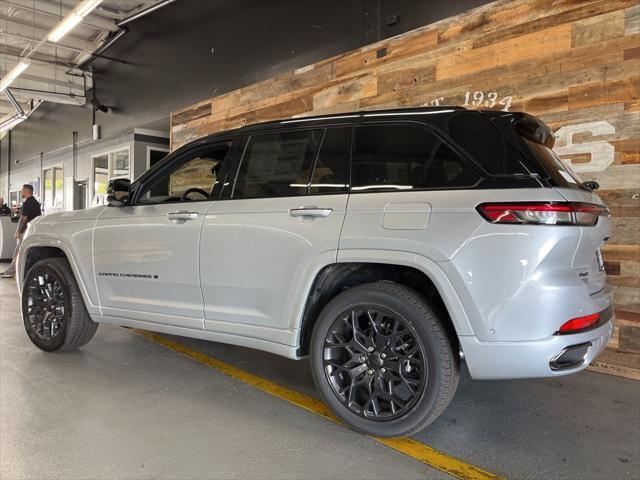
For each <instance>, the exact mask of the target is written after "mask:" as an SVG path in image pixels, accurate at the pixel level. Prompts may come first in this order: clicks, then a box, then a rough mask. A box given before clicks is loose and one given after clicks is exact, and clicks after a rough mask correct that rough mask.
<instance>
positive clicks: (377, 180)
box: [352, 124, 480, 191]
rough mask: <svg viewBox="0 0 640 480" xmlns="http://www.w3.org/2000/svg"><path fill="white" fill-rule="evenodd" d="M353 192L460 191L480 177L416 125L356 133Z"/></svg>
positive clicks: (379, 127)
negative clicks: (450, 189)
mask: <svg viewBox="0 0 640 480" xmlns="http://www.w3.org/2000/svg"><path fill="white" fill-rule="evenodd" d="M355 135H356V137H355V147H354V154H353V166H352V181H353V186H352V190H353V191H368V190H380V189H385V190H413V189H439V188H460V187H469V186H473V185H475V184H476V183H477V182H478V180H479V179H480V177H479V175H478V174H477V173H476V172H475V171H474V170H473V169H472V168H471V167H469V166H468V165H467V164H466V163H465V162H464V161H463V160H461V159H460V157H458V155H457V154H456V153H455V152H454V151H453V150H452V149H451V148H450V147H449V146H448V145H447V144H445V143H444V142H443V141H442V140H441V139H439V138H438V137H436V136H435V135H434V134H433V133H431V132H430V131H429V130H427V129H426V128H424V127H422V126H420V125H414V124H381V125H370V126H362V127H357V128H356V130H355Z"/></svg>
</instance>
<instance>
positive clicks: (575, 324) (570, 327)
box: [558, 313, 600, 334]
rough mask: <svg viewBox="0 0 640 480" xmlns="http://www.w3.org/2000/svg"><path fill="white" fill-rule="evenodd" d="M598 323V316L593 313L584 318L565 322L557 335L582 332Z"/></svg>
mask: <svg viewBox="0 0 640 480" xmlns="http://www.w3.org/2000/svg"><path fill="white" fill-rule="evenodd" d="M599 322H600V314H599V313H593V314H591V315H586V316H584V317H578V318H573V319H571V320H569V321H568V322H565V323H564V324H563V325H562V326H561V327H560V329H559V330H558V333H560V334H567V333H578V332H581V331H583V330H587V329H589V328H591V327H593V326H594V325H597V324H598V323H599Z"/></svg>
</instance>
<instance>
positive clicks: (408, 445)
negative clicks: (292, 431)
mask: <svg viewBox="0 0 640 480" xmlns="http://www.w3.org/2000/svg"><path fill="white" fill-rule="evenodd" d="M131 331H133V332H134V333H135V334H136V335H139V336H141V337H144V338H146V339H147V340H151V341H152V342H155V343H157V344H160V345H162V346H163V347H166V348H168V349H169V350H173V351H174V352H178V353H180V354H182V355H184V356H185V357H187V358H190V359H191V360H194V361H196V362H198V363H200V364H202V365H206V366H208V367H211V368H215V369H216V370H218V371H219V372H221V373H223V374H225V375H227V376H229V377H232V378H235V379H236V380H240V381H241V382H244V383H246V384H248V385H251V386H252V387H255V388H257V389H259V390H262V391H263V392H266V393H268V394H270V395H273V396H274V397H278V398H281V399H282V400H286V401H287V402H289V403H292V404H294V405H297V406H298V407H301V408H304V409H305V410H308V411H310V412H312V413H315V414H317V415H320V416H322V417H325V418H327V419H329V420H332V421H334V422H337V423H341V422H340V421H339V420H338V419H337V418H336V416H335V415H334V414H333V413H332V412H331V411H330V410H329V408H328V407H327V406H326V405H325V404H324V403H323V402H321V401H320V400H316V399H315V398H312V397H309V396H308V395H304V394H302V393H299V392H296V391H294V390H291V389H289V388H286V387H283V386H281V385H278V384H277V383H274V382H271V381H269V380H267V379H265V378H262V377H258V376H257V375H253V374H251V373H249V372H246V371H244V370H241V369H239V368H237V367H234V366H233V365H230V364H228V363H226V362H223V361H220V360H217V359H215V358H213V357H210V356H209V355H206V354H204V353H202V352H198V351H196V350H193V349H191V348H189V347H187V346H186V345H183V344H181V343H178V342H175V341H173V340H171V339H169V338H166V337H164V336H162V335H159V334H157V333H153V332H148V331H146V330H138V329H132V330H131ZM371 438H372V439H374V440H376V441H377V442H380V443H382V444H384V445H386V446H388V447H390V448H392V449H394V450H396V451H398V452H401V453H404V454H405V455H408V456H410V457H411V458H414V459H416V460H418V461H420V462H422V463H425V464H427V465H429V466H430V467H433V468H437V469H438V470H442V471H443V472H446V473H448V474H449V475H452V476H454V477H456V478H460V479H462V480H501V479H502V477H500V476H498V475H495V474H493V473H490V472H487V471H486V470H483V469H481V468H479V467H476V466H474V465H471V464H470V463H467V462H464V461H462V460H459V459H457V458H455V457H451V456H449V455H447V454H445V453H442V452H440V451H438V450H436V449H434V448H431V447H429V446H428V445H425V444H423V443H420V442H417V441H415V440H412V439H411V438H406V437H399V438H382V437H373V436H372V437H371Z"/></svg>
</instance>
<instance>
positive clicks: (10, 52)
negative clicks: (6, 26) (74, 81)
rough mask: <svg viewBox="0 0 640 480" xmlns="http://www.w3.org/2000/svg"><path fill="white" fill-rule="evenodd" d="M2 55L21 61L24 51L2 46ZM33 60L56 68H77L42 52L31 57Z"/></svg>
mask: <svg viewBox="0 0 640 480" xmlns="http://www.w3.org/2000/svg"><path fill="white" fill-rule="evenodd" d="M0 35H1V33H0ZM0 54H2V55H6V56H8V57H13V58H18V59H19V58H22V49H21V48H17V47H9V46H3V45H0ZM31 59H32V60H34V61H36V62H39V63H45V64H47V65H56V66H59V67H64V68H67V69H69V68H73V67H74V66H75V64H74V63H71V62H65V61H63V60H61V59H58V60H56V57H53V56H51V55H47V54H45V53H40V52H37V53H34V54H33V55H31Z"/></svg>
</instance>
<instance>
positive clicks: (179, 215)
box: [167, 210, 198, 223]
mask: <svg viewBox="0 0 640 480" xmlns="http://www.w3.org/2000/svg"><path fill="white" fill-rule="evenodd" d="M167 218H168V219H169V221H171V222H174V223H184V222H186V221H187V220H195V219H196V218H198V212H188V211H186V210H178V211H177V212H170V213H167Z"/></svg>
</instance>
